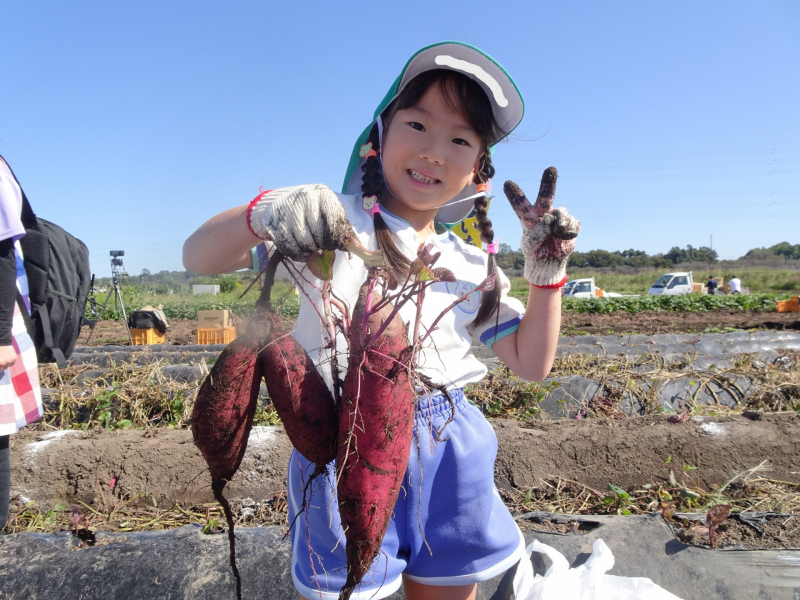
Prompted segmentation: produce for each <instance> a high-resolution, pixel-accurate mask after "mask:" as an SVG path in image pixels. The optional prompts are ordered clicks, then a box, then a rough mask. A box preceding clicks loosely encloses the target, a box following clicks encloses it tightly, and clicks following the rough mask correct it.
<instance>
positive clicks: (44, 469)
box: [0, 309, 800, 600]
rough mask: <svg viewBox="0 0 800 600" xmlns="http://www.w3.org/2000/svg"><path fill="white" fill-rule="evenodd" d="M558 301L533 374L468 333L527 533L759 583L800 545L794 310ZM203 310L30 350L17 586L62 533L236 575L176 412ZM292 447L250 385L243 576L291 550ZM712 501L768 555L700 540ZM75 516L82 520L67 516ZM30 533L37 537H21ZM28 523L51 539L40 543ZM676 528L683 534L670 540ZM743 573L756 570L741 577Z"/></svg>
mask: <svg viewBox="0 0 800 600" xmlns="http://www.w3.org/2000/svg"><path fill="white" fill-rule="evenodd" d="M562 317H563V324H562V330H561V333H562V338H561V340H560V342H559V348H558V353H557V358H556V362H555V364H554V368H553V370H552V372H551V374H550V376H549V377H548V378H547V379H546V380H545V381H543V382H541V383H526V382H523V381H521V380H519V379H516V378H515V377H513V376H512V375H511V374H510V373H509V372H508V371H506V370H505V369H503V368H502V367H500V366H499V365H498V364H497V361H496V359H495V358H494V357H493V355H492V354H491V353H490V352H487V351H486V350H485V349H483V348H482V347H478V346H475V347H474V351H475V352H476V354H477V355H478V357H479V358H480V359H481V360H482V361H484V362H485V364H487V365H488V366H489V367H490V369H491V371H490V374H489V376H488V377H487V378H486V379H485V380H484V381H483V382H481V383H480V384H476V385H473V386H470V389H468V390H467V394H468V396H469V397H470V399H471V400H472V401H473V402H474V403H475V404H476V405H478V406H480V407H481V409H482V410H483V411H484V413H485V414H486V415H487V417H488V418H489V419H490V422H491V423H492V425H493V428H494V430H495V433H496V435H497V438H498V446H499V451H498V457H497V464H496V470H495V483H496V485H497V486H498V489H499V492H500V494H501V497H502V498H503V500H504V501H505V503H506V505H507V506H508V507H509V509H510V510H511V512H512V514H514V515H515V517H517V518H518V519H519V521H518V522H519V523H520V526H521V528H522V530H523V531H524V535H525V537H526V540H529V539H533V537H536V538H537V539H545V540H547V541H546V543H548V544H552V545H553V546H554V547H557V548H560V549H561V550H562V551H563V552H568V551H571V552H573V554H575V553H580V552H583V553H585V552H586V550H587V548H586V543H587V540H589V539H591V538H592V536H597V535H599V533H592V531H593V528H595V527H600V528H601V529H598V531H599V532H602V539H604V540H605V541H607V542H609V543H613V541H614V540H615V539H617V538H615V536H618V539H619V541H618V545H616V546H615V547H614V548H615V549H614V552H615V556H617V557H618V558H620V559H621V560H625V556H626V554H625V552H628V551H630V553H631V555H630V557H629V558H628V559H627V564H628V565H630V564H633V563H634V562H637V563H638V560H637V556H636V555H635V552H634V546H635V545H634V544H632V543H628V542H624V541H623V540H624V539H629V538H630V537H631V536H633V537H635V538H636V539H637V542H636V543H640V542H641V543H642V544H644V545H645V546H647V544H650V546H647V548H649V549H642V548H640V549H639V550H637V551H638V552H639V553H640V554H641V553H642V552H645V553H647V556H648V557H649V558H648V560H650V559H652V560H651V562H652V564H648V566H647V568H646V570H645V571H644V572H642V573H638V572H636V571H631V572H630V573H629V574H630V575H637V574H643V575H646V576H649V577H652V578H653V579H654V581H656V582H657V583H659V584H660V585H663V586H664V587H666V588H667V589H671V590H673V591H675V593H681V590H682V589H684V587H685V586H684V587H681V586H683V584H682V583H681V584H680V585H678V584H675V583H674V582H675V581H676V579H675V577H674V575H675V573H677V572H683V571H684V570H685V569H686V568H688V567H690V566H691V568H695V567H697V565H699V564H703V561H705V560H709V561H711V562H710V563H709V566H708V569H709V570H710V572H712V573H713V576H712V577H711V578H710V579H708V581H709V583H708V585H709V586H711V585H712V583H713V585H716V586H717V587H716V588H715V589H717V590H719V589H726V590H730V593H729V594H728V596H726V597H730V598H737V599H738V598H749V597H754V595H753V593H754V592H753V590H754V589H761V588H758V586H757V585H756V584H758V585H762V583H763V582H759V580H758V577H760V576H762V574H763V569H762V568H761V567H759V566H758V565H759V564H762V563H763V561H770V560H775V561H778V564H779V565H780V564H783V563H780V560H782V559H781V557H782V556H783V554H781V553H782V552H783V553H785V552H790V553H792V554H791V556H795V555H796V550H793V549H797V548H800V474H798V471H797V456H798V455H800V367H798V361H800V318H798V317H800V315H798V314H794V313H780V314H779V313H775V312H770V311H763V310H761V311H757V310H740V309H729V310H706V311H701V312H691V311H689V312H675V311H668V310H664V311H644V312H638V313H632V312H627V311H624V310H623V311H618V312H614V313H596V312H577V311H575V310H565V311H564V312H563V314H562ZM246 320H247V317H246V316H243V317H241V318H240V323H239V325H240V326H243V325H244V324H245V323H246ZM196 327H197V322H196V321H195V320H194V319H181V318H172V319H170V329H169V331H168V333H167V338H166V344H165V345H163V346H151V347H141V346H139V347H133V348H131V347H129V346H128V345H127V337H126V330H125V327H124V324H123V323H122V321H121V320H106V321H101V322H99V323H98V324H97V326H96V330H95V332H94V334H93V336H92V340H91V343H89V344H87V343H86V338H87V336H88V330H86V329H85V330H84V332H83V333H82V335H81V338H80V339H79V342H78V347H77V348H76V350H75V352H74V354H73V356H72V358H71V360H70V363H71V364H70V366H68V367H67V368H66V369H64V370H62V371H60V372H59V371H57V370H56V369H55V368H54V367H53V366H52V365H44V366H42V367H41V375H42V386H43V391H44V396H45V404H46V415H45V418H44V419H43V420H42V421H40V422H39V423H37V424H35V425H34V426H32V427H28V428H26V429H25V430H23V431H22V432H20V433H19V434H18V435H15V436H12V437H11V465H12V506H11V519H10V521H9V524H8V525H7V527H6V530H5V532H6V533H7V534H18V535H8V536H6V537H5V538H4V539H3V540H2V542H0V552H3V551H4V548H5V549H6V550H5V551H7V552H8V553H9V554H10V555H13V556H15V557H18V558H15V559H14V561H11V562H8V563H7V564H6V567H0V589H3V590H4V591H5V590H11V589H16V588H10V587H8V586H5V587H3V582H4V581H13V580H14V578H15V575H14V573H19V571H14V569H23V568H25V569H30V570H29V574H30V576H29V577H26V581H31V582H33V581H38V582H40V583H38V584H35V585H39V588H37V589H41V590H44V591H40V592H34V587H35V585H34V584H33V583H31V587H30V588H27V589H26V590H25V591H26V593H28V596H27V597H43V598H44V597H47V594H48V593H50V591H51V587H48V585H49V584H47V583H46V577H45V576H43V575H42V574H40V573H39V572H38V571H37V572H36V573H34V570H35V569H36V568H37V567H34V566H30V567H29V566H27V565H28V564H30V565H34V564H38V562H39V559H40V558H41V557H43V556H49V554H48V553H52V552H54V551H55V550H54V549H55V548H58V547H62V546H63V547H65V548H66V547H67V546H64V544H65V543H66V544H71V546H69V547H74V548H75V549H79V548H80V547H95V548H96V549H97V551H98V552H103V554H102V556H103V557H105V558H104V559H103V563H102V564H103V565H105V566H103V567H96V568H95V567H93V569H92V572H96V573H97V576H98V577H106V578H107V577H108V573H110V572H116V571H118V570H119V569H120V568H123V567H122V566H121V564H120V562H119V561H120V560H122V558H121V557H122V554H119V552H123V553H124V554H125V555H126V556H127V555H128V554H129V553H137V555H141V556H148V555H151V554H152V553H154V552H156V550H155V548H160V550H158V552H164V553H166V554H165V555H168V556H170V557H171V558H170V561H171V563H170V565H171V566H170V568H169V569H167V570H166V571H164V570H161V569H160V568H159V567H158V566H156V565H155V564H153V565H150V564H149V563H148V566H147V568H146V569H145V572H154V571H153V569H156V571H155V572H157V573H158V577H161V578H162V579H161V580H160V581H164V582H165V585H167V586H172V588H171V589H173V590H180V589H182V588H181V586H182V584H181V582H182V581H185V580H186V577H188V575H187V574H188V573H193V572H194V571H195V566H194V565H193V564H191V561H190V562H189V563H187V564H185V565H183V563H184V562H185V558H181V557H182V556H184V555H185V554H186V552H189V554H196V555H203V556H206V555H208V553H209V552H213V553H215V556H217V558H216V559H215V560H214V561H212V562H213V565H212V564H211V563H209V564H208V565H207V566H206V567H204V572H205V573H206V574H208V573H212V572H213V573H215V575H214V576H213V580H214V585H215V586H217V588H214V589H215V590H217V591H215V592H213V593H212V592H208V593H209V595H208V596H202V595H198V596H197V597H198V598H206V597H208V598H213V597H221V596H219V594H224V593H226V592H224V591H220V590H227V589H228V587H226V586H229V585H230V580H231V578H230V573H229V568H227V567H226V566H227V560H226V558H225V555H226V553H227V546H226V544H227V542H226V541H225V539H226V536H224V535H215V534H220V533H222V532H223V531H224V528H223V524H224V517H223V515H222V511H221V509H220V507H219V505H218V504H217V503H216V502H215V501H214V500H213V497H212V495H211V490H210V485H209V476H208V471H207V468H206V465H205V462H204V461H203V459H202V457H201V456H200V454H199V452H198V450H197V449H196V447H195V446H194V444H193V443H192V438H191V432H190V430H189V421H188V419H189V416H190V414H191V408H192V406H193V402H194V395H195V393H196V390H197V387H198V385H199V384H200V382H201V381H202V379H203V378H204V377H205V375H206V374H207V373H208V369H209V366H210V365H211V364H213V362H214V361H215V360H216V357H217V356H218V354H219V352H220V351H221V350H222V348H223V346H221V345H217V346H197V345H195V344H194V333H193V332H194V330H195V329H196ZM290 452H291V444H290V443H289V440H288V438H287V436H286V434H285V432H284V430H283V427H282V426H281V425H280V421H279V420H278V418H277V415H276V414H275V412H274V410H273V409H272V406H271V403H270V400H269V397H268V394H267V393H266V389H265V388H264V387H263V386H262V391H261V394H260V404H259V408H258V411H257V413H256V427H254V429H253V431H252V433H251V436H250V441H249V444H248V449H247V452H246V454H245V458H244V461H243V463H242V466H241V468H240V470H239V472H238V473H237V475H236V476H235V477H234V479H233V480H232V481H231V483H230V484H229V485H228V487H227V495H228V497H229V498H230V500H231V506H232V508H233V511H234V514H235V518H236V522H237V527H239V529H238V531H237V537H239V539H240V540H241V548H242V550H241V552H242V555H241V556H242V558H241V563H240V569H242V573H243V578H244V581H245V584H244V585H245V590H247V586H248V585H253V584H254V583H255V582H262V583H259V584H258V585H263V572H260V573H261V575H258V576H257V575H256V574H255V573H256V571H255V570H254V569H256V568H257V565H258V564H259V560H262V559H257V558H256V557H257V556H261V554H259V553H261V552H264V551H267V552H269V553H271V554H270V556H271V557H272V558H271V559H270V560H273V561H275V560H278V561H279V562H278V563H276V564H280V565H283V564H284V563H285V564H287V565H288V560H289V559H288V555H286V552H288V550H287V548H288V546H287V545H286V543H285V542H284V541H282V540H281V535H282V533H283V532H285V530H286V528H287V526H288V510H287V498H286V493H285V489H286V465H287V461H288V460H289V455H290ZM719 505H727V506H730V507H731V510H732V512H733V515H732V516H731V517H730V518H729V519H728V520H727V521H726V522H725V523H723V524H722V525H720V527H719V529H718V531H717V535H718V536H719V535H720V534H722V535H721V537H718V539H717V541H716V544H717V547H718V548H720V549H721V550H722V551H723V552H724V551H725V550H726V549H730V550H738V551H740V553H741V552H742V551H748V550H758V551H759V552H760V553H761V554H759V556H760V558H759V560H760V561H762V563H758V562H755V563H753V564H754V565H756V566H754V567H752V569H751V571H747V569H746V568H745V567H743V566H741V565H738V566H736V567H734V566H732V563H728V562H725V561H722V562H720V561H721V560H722V559H718V558H717V556H722V555H721V554H715V553H710V552H711V551H710V550H708V544H709V539H708V533H707V531H708V530H707V528H706V529H705V530H704V529H703V527H702V523H699V524H698V520H699V521H702V520H704V519H705V515H706V512H707V511H708V510H709V509H711V508H712V507H715V506H719ZM653 515H655V517H654V516H653ZM750 515H756V516H755V517H751V516H750ZM655 518H657V519H658V521H657V522H656V521H654V520H653V519H655ZM753 519H756V521H754V520H753ZM753 523H756V525H753ZM603 528H604V529H603ZM75 530H77V531H78V532H79V536H78V537H76V536H75V535H73V534H71V533H69V532H70V531H75ZM201 531H202V532H204V533H205V534H208V535H203V534H202V533H200V532H201ZM704 531H705V533H704ZM32 533H35V534H38V535H40V536H41V535H42V534H44V535H43V537H37V538H28V537H25V536H29V535H30V534H32ZM81 536H82V537H81ZM543 536H544V538H543ZM581 537H583V541H582V542H581ZM23 540H27V541H23ZM33 540H52V541H56V540H62V541H61V542H59V543H57V544H55V545H53V544H51V545H49V546H46V547H42V548H41V549H37V548H39V546H36V543H38V542H36V543H34V541H33ZM76 540H77V541H76ZM59 544H61V545H59ZM164 544H166V546H165V545H164ZM265 544H266V546H265ZM581 544H582V545H581ZM653 544H655V545H653ZM670 544H677V545H678V546H677V547H680V548H682V549H684V551H683V552H681V553H679V554H677V555H676V558H674V559H670V558H668V556H667V555H663V556H662V554H663V552H664V548H665V547H668V548H669V547H671V546H670ZM237 546H239V544H238V543H237ZM173 547H174V548H175V550H174V551H173V550H170V548H173ZM115 548H117V549H118V551H115ZM262 548H265V549H266V550H262ZM623 548H625V549H624V550H623ZM187 549H191V550H187ZM570 549H571V550H570ZM618 549H619V550H618ZM171 552H175V553H176V554H170V553H171ZM697 552H701V553H709V554H692V553H697ZM770 552H772V553H777V554H774V556H773V555H772V554H769V553H770ZM26 553H28V554H26ZM30 553H33V554H30ZM620 553H621V554H620ZM764 553H767V554H764ZM34 555H35V556H34ZM25 556H28V559H25V558H23V557H25ZM98 556H101V555H98ZM742 556H744V555H742ZM747 556H749V554H748V555H747ZM34 558H35V559H36V560H33V561H32V562H31V560H32V559H34ZM52 559H53V560H58V561H62V562H64V563H65V564H69V565H71V567H70V568H74V569H80V568H81V566H80V565H81V564H82V562H81V561H85V560H88V558H85V557H84V556H83V554H82V553H80V552H71V553H69V554H68V555H63V556H62V555H58V556H56V555H53V556H52ZM687 560H689V562H685V561H687ZM20 561H24V563H23V562H20ZM280 561H282V562H280ZM23 564H24V565H26V566H24V567H23V566H22V565H23ZM657 564H658V565H660V566H659V567H656V565H657ZM181 565H183V566H181ZM643 568H644V567H643ZM657 568H658V569H662V572H661V573H660V574H659V573H658V572H657V571H656V569H657ZM748 568H750V567H748ZM98 569H99V570H98ZM670 569H672V570H670ZM726 569H727V570H726ZM126 572H128V571H126ZM130 572H131V573H135V572H136V570H134V571H130ZM270 572H271V571H270ZM282 572H283V571H282V570H281V569H278V571H276V572H275V573H274V574H273V575H270V576H269V577H271V579H269V581H270V582H272V583H271V585H274V586H275V585H277V586H280V585H284V584H285V585H289V586H290V584H288V583H287V582H286V581H285V576H284V575H285V573H284V574H283V575H282V574H281V573H282ZM745 572H747V573H750V576H751V578H752V579H753V584H752V585H753V586H755V587H747V586H741V585H737V579H736V578H737V577H738V576H741V574H742V573H745ZM104 573H105V575H103V574H104ZM248 573H249V575H247V574H248ZM620 574H622V573H620ZM126 577H134V578H135V577H141V575H133V574H132V575H127V576H126ZM206 577H210V575H207V576H206ZM659 577H660V579H659ZM106 580H107V579H106ZM723 580H724V581H723ZM203 581H204V582H205V581H206V579H203ZM720 582H723V583H720ZM728 584H730V585H729V587H724V586H727V585H728ZM98 585H100V584H98ZM102 585H108V584H106V583H103V584H102ZM120 585H121V584H120ZM136 585H140V584H136ZM197 585H200V583H197ZM202 585H204V586H207V585H210V584H207V583H203V584H202ZM501 585H502V582H500V581H494V582H489V583H487V584H482V587H481V591H480V592H479V595H478V598H480V599H481V600H484V599H487V598H490V597H493V595H492V594H494V593H495V592H496V590H498V589H499V588H500V586H501ZM676 585H677V587H676ZM721 585H722V586H723V587H722V588H721V587H719V586H721ZM166 589H167V588H165V590H166ZM204 589H211V588H208V587H206V588H204ZM286 589H289V588H286ZM685 589H686V590H688V593H691V592H692V591H693V590H694V589H695V588H690V587H686V588H685ZM769 589H772V588H769ZM270 591H271V588H270ZM142 593H145V592H144V591H143V592H142ZM164 593H166V592H164ZM173 593H177V592H173ZM254 593H255V592H254ZM260 593H262V594H263V593H264V592H263V590H262V591H261V592H260ZM287 593H289V592H287ZM37 594H38V595H37ZM136 597H139V596H136ZM142 597H145V596H142ZM164 597H171V596H164ZM245 597H249V596H248V595H247V594H246V595H245ZM682 597H683V598H691V597H692V596H691V595H685V594H684V595H683V596H682ZM764 597H774V598H779V597H782V596H779V595H775V596H764ZM391 598H392V599H393V600H394V599H395V598H397V599H398V600H399V599H400V598H402V595H393V596H391Z"/></svg>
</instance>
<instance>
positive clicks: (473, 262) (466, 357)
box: [293, 194, 525, 388]
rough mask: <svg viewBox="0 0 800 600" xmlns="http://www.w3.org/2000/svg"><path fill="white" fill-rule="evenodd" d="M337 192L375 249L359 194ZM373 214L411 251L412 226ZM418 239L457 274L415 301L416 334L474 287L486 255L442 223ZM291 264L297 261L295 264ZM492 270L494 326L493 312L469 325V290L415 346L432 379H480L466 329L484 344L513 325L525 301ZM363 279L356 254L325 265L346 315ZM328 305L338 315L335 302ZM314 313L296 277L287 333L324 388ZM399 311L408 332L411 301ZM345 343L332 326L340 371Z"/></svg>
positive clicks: (473, 309) (323, 339)
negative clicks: (496, 288) (496, 305)
mask: <svg viewBox="0 0 800 600" xmlns="http://www.w3.org/2000/svg"><path fill="white" fill-rule="evenodd" d="M337 196H338V198H339V200H340V201H341V203H342V205H343V206H344V207H345V210H346V212H347V217H348V219H349V220H350V223H352V225H353V229H354V230H355V232H356V234H357V235H358V238H359V240H360V241H361V243H362V244H363V245H364V246H365V247H366V248H368V249H370V250H377V248H378V244H377V240H376V237H375V229H374V226H373V221H372V216H371V215H370V213H369V211H367V210H364V208H363V207H362V202H361V195H360V194H358V195H354V196H346V195H343V194H337ZM381 214H382V216H383V218H384V221H385V222H386V224H387V226H388V227H389V229H391V231H392V233H393V234H394V236H395V243H396V244H397V247H398V248H399V249H400V250H401V251H402V252H403V253H404V254H405V255H406V256H407V257H408V258H409V259H414V258H416V256H417V248H418V247H419V245H420V243H421V242H422V240H420V239H419V237H418V235H417V232H416V231H415V230H414V228H413V227H411V226H410V225H409V224H408V223H407V222H406V221H404V220H403V219H400V218H399V217H396V216H394V215H392V214H390V213H388V212H386V211H385V210H382V213H381ZM425 241H426V242H428V243H432V244H433V250H432V252H433V253H436V252H441V253H442V254H441V256H440V257H439V260H438V261H437V262H436V265H435V266H436V267H445V268H447V269H450V271H452V272H453V274H454V275H455V277H456V280H457V281H456V282H455V283H447V282H438V283H435V284H433V285H432V286H431V287H430V288H428V290H427V291H426V293H425V299H424V301H423V313H422V325H421V328H420V332H421V335H422V334H424V332H425V331H427V329H428V328H429V327H430V326H431V324H432V323H433V322H434V321H435V320H436V318H437V317H438V316H439V315H440V314H441V313H442V311H444V310H445V309H446V308H447V307H448V306H450V305H451V304H452V303H453V301H454V300H456V299H458V298H459V297H461V294H462V293H464V292H468V291H470V290H473V289H475V287H477V285H478V284H480V283H481V281H483V280H484V279H485V278H486V266H487V261H488V256H487V254H486V253H485V252H484V251H483V250H481V249H480V248H477V247H475V246H472V245H470V244H467V243H466V242H464V241H463V240H462V239H461V238H459V237H458V236H456V235H455V234H453V233H451V232H450V231H449V230H448V231H445V232H444V233H439V234H432V235H431V236H430V237H429V238H428V239H427V240H425ZM297 266H298V267H299V268H301V267H303V265H302V264H300V263H298V264H297ZM303 274H304V276H305V277H306V278H307V279H308V280H309V282H310V283H313V284H314V286H316V287H317V288H320V289H321V288H322V284H323V282H322V281H321V280H319V279H317V278H315V277H314V276H313V275H312V274H311V273H310V272H309V271H308V270H307V269H306V270H305V271H303ZM498 275H499V276H498V281H497V284H498V285H500V289H501V303H500V309H499V324H498V326H497V331H496V332H495V323H496V318H495V316H492V317H491V318H489V320H488V321H486V322H485V323H483V324H482V325H480V326H477V327H476V326H474V325H473V324H472V321H473V320H474V318H475V316H476V315H477V313H478V306H479V305H480V299H481V298H480V297H481V293H480V292H475V293H474V294H472V295H470V296H469V299H468V300H466V301H465V302H462V303H461V304H458V305H457V306H456V307H455V308H454V309H452V310H450V311H449V312H448V313H447V314H445V316H444V317H442V319H441V320H440V321H439V322H438V323H437V324H436V330H435V331H434V332H433V333H431V335H430V337H429V338H428V339H427V340H426V342H425V344H424V347H423V348H422V350H421V352H420V356H419V362H418V370H419V372H420V373H422V374H423V375H425V376H427V377H429V378H430V379H431V380H432V381H433V382H435V383H436V384H439V385H441V384H444V385H445V386H446V387H448V388H453V387H463V386H464V385H466V384H468V383H472V382H476V381H480V380H481V379H483V377H484V376H485V375H486V373H487V368H486V366H484V365H483V364H482V363H481V362H480V361H479V360H478V359H477V358H475V356H473V354H472V353H471V351H470V347H471V345H472V339H471V335H474V336H475V337H476V338H478V339H480V340H481V342H482V343H484V344H485V345H486V346H488V347H489V348H491V346H492V344H493V343H494V342H496V341H497V340H498V339H501V338H503V337H505V336H507V335H509V334H511V333H513V332H515V331H516V330H517V329H518V327H519V322H520V320H521V316H522V314H523V313H524V311H525V307H524V306H523V304H522V303H521V302H520V301H519V300H517V299H516V298H512V297H510V296H508V291H509V289H510V287H511V286H510V282H509V280H508V278H507V277H506V276H505V275H504V274H503V273H502V272H499V269H498ZM366 278H367V269H366V267H365V266H364V262H363V261H362V260H361V259H360V258H358V257H357V256H352V257H351V258H349V259H348V257H347V254H346V253H343V252H338V251H337V252H336V261H335V263H334V266H333V280H332V286H333V293H334V295H335V296H336V297H337V298H340V299H341V300H343V301H344V302H345V305H346V306H347V309H348V311H349V312H350V314H351V315H352V312H353V308H354V306H355V303H356V300H357V299H358V291H359V289H360V287H361V285H362V284H363V283H364V281H365V280H366ZM303 292H305V293H303ZM306 294H307V296H308V297H306ZM309 299H310V301H309ZM333 310H334V313H336V314H338V311H337V310H336V309H335V308H334V309H333ZM321 314H324V311H323V305H322V299H321V297H320V293H319V291H318V290H317V289H314V287H313V286H311V285H308V284H304V285H303V291H301V293H300V315H299V317H298V319H297V324H296V326H295V330H294V334H293V335H294V337H295V339H297V341H298V342H300V344H301V345H302V346H303V348H305V350H306V352H308V354H309V356H310V357H311V359H312V360H313V361H314V363H315V364H316V365H317V366H318V368H320V371H321V372H322V374H323V377H324V378H325V381H326V382H327V384H328V387H331V388H332V377H331V372H330V367H329V364H330V356H331V353H330V349H329V348H327V347H326V346H327V345H328V336H327V332H326V331H325V327H324V325H323V323H322V320H321V319H320V315H321ZM399 314H400V317H401V318H402V320H403V321H404V322H406V323H407V324H409V335H413V328H414V321H415V318H416V302H415V301H414V300H412V301H409V302H407V303H406V304H405V305H404V306H403V307H402V308H401V309H400V313H399ZM347 347H348V346H347V341H346V340H345V338H344V336H343V335H342V334H341V333H339V334H338V335H337V340H336V353H337V357H338V362H339V367H340V368H341V369H342V377H344V373H345V371H346V368H347Z"/></svg>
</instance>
